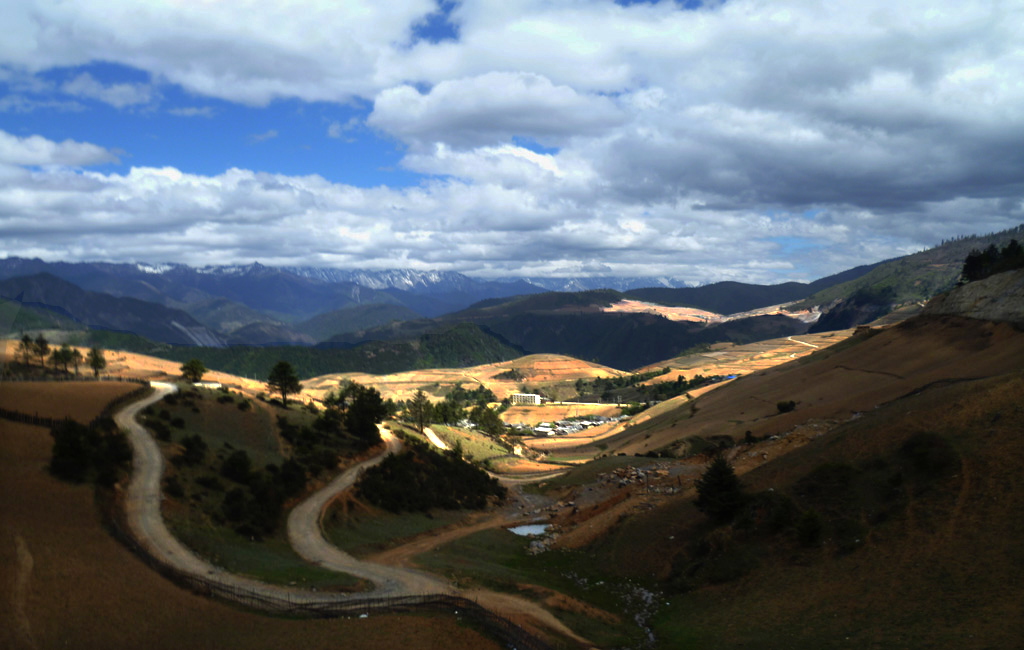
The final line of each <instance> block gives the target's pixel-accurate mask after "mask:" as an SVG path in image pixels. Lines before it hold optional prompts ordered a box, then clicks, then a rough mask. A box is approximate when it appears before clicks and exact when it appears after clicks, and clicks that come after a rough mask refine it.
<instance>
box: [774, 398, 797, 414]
mask: <svg viewBox="0 0 1024 650" xmlns="http://www.w3.org/2000/svg"><path fill="white" fill-rule="evenodd" d="M775 408H777V409H779V413H789V412H790V411H792V410H793V409H795V408H796V402H794V401H793V400H789V401H786V402H779V403H778V404H776V405H775Z"/></svg>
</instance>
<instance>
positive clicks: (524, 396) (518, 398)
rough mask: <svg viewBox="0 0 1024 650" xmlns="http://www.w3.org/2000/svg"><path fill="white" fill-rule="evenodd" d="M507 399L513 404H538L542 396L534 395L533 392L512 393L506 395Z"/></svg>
mask: <svg viewBox="0 0 1024 650" xmlns="http://www.w3.org/2000/svg"><path fill="white" fill-rule="evenodd" d="M508 399H509V401H510V402H512V404H514V405H519V404H525V405H528V406H540V401H541V399H542V398H541V396H540V395H534V394H533V393H512V394H511V395H509V396H508Z"/></svg>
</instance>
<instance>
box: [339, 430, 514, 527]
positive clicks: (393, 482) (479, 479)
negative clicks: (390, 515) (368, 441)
mask: <svg viewBox="0 0 1024 650" xmlns="http://www.w3.org/2000/svg"><path fill="white" fill-rule="evenodd" d="M356 489H357V490H358V493H359V495H360V497H361V498H363V499H365V500H367V501H369V502H370V503H372V504H374V505H376V506H378V507H381V508H384V509H385V510H389V511H391V512H426V511H428V510H430V509H432V508H443V509H446V510H456V509H460V508H465V509H471V510H479V509H482V508H484V507H486V506H487V501H488V499H489V498H492V497H494V498H498V499H501V498H504V497H505V488H503V487H502V486H501V485H499V484H498V481H497V479H494V478H492V477H490V476H489V475H488V474H487V472H485V471H483V470H481V469H478V468H476V467H474V466H473V465H470V464H469V463H467V462H465V461H464V460H462V458H460V457H459V455H458V454H457V453H456V452H454V451H447V452H444V453H438V452H436V451H434V450H433V449H430V448H429V447H427V446H426V445H424V444H422V443H418V442H415V441H413V442H411V443H410V444H409V449H408V450H407V451H404V452H402V453H401V454H397V455H392V456H388V457H387V458H385V459H384V461H383V462H381V463H380V464H379V465H377V466H375V467H371V468H369V469H367V470H366V472H365V473H364V474H363V477H362V478H361V479H360V481H359V483H358V484H357V485H356Z"/></svg>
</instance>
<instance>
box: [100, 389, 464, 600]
mask: <svg viewBox="0 0 1024 650" xmlns="http://www.w3.org/2000/svg"><path fill="white" fill-rule="evenodd" d="M152 386H153V388H154V389H156V390H155V391H154V393H153V395H151V396H149V397H147V398H146V399H143V400H140V401H138V402H134V403H132V404H129V405H128V406H126V407H125V408H124V409H122V410H121V411H119V412H118V413H117V414H116V415H115V416H114V419H115V421H116V422H117V424H118V426H119V427H121V428H122V429H123V430H124V431H126V432H127V433H128V440H129V442H130V443H131V445H132V450H133V452H134V456H133V459H132V465H133V467H132V470H133V471H132V478H131V481H130V483H129V485H128V490H127V495H126V498H125V511H126V515H127V523H128V527H129V529H130V531H131V533H132V536H133V537H134V538H135V540H136V541H137V542H138V543H139V544H141V545H142V546H143V548H145V549H146V551H147V552H149V553H150V554H151V555H153V556H154V557H156V558H157V559H159V560H160V561H162V562H163V563H165V564H167V565H169V566H171V567H172V568H174V569H175V570H177V571H179V572H181V573H185V574H190V575H193V576H196V577H199V578H202V579H205V580H209V581H211V582H215V583H218V584H221V585H224V586H227V587H231V588H235V589H241V590H247V591H249V592H253V593H256V594H259V595H263V596H266V597H268V598H287V599H288V600H289V601H290V602H293V603H310V604H315V603H331V602H339V601H352V602H358V601H360V600H365V599H366V598H368V597H369V598H373V597H378V596H385V595H386V596H395V595H412V594H428V593H439V592H447V591H448V589H447V585H446V583H444V582H442V581H441V580H439V579H437V578H433V577H432V576H428V575H426V574H422V573H419V572H416V571H411V570H406V569H397V568H394V567H382V566H379V565H375V564H370V563H367V562H360V561H358V560H356V559H355V558H352V557H351V556H349V555H347V554H345V553H342V552H341V551H339V550H337V549H334V554H332V555H331V556H330V557H327V556H325V557H323V558H320V559H318V561H319V563H320V564H322V565H323V566H326V567H328V568H334V567H338V568H337V569H336V570H339V571H344V572H345V573H351V574H353V575H357V576H359V577H362V578H365V579H367V580H370V581H371V582H373V583H374V584H375V585H376V588H375V589H374V590H371V591H366V592H360V593H355V594H349V593H325V592H314V591H305V590H302V589H292V588H288V587H283V586H278V585H269V584H266V583H263V582H260V581H258V580H252V579H250V578H245V577H242V576H239V575H235V574H233V573H229V572H227V571H225V570H223V569H221V568H219V567H217V566H214V565H213V564H210V563H209V562H207V561H206V560H204V559H202V558H200V557H199V556H197V555H196V554H195V553H193V552H192V551H191V550H189V549H188V548H186V547H185V545H184V544H182V543H181V542H180V541H178V539H177V538H176V537H174V535H172V534H171V532H170V531H169V530H168V529H167V526H166V524H165V523H164V520H163V516H162V515H161V513H160V500H161V493H160V480H161V477H162V475H163V469H164V459H163V455H162V454H161V453H160V448H159V447H158V446H157V444H156V442H155V441H154V440H153V438H152V436H150V435H149V433H148V432H147V431H146V429H145V428H144V427H143V426H142V425H141V424H139V423H138V422H136V421H135V416H136V415H137V414H138V412H139V411H141V410H142V409H144V408H145V407H147V406H149V405H150V404H153V403H154V402H157V401H159V400H160V399H162V398H163V397H164V396H165V395H169V394H171V393H174V392H176V391H177V387H176V386H174V385H172V384H164V383H159V382H153V383H152ZM387 442H388V448H389V450H391V449H394V448H395V447H394V445H396V444H398V442H397V440H393V439H388V441H387ZM383 457H384V454H382V455H380V456H378V457H375V458H374V459H371V460H370V461H367V463H363V464H360V465H357V466H356V467H354V468H352V469H350V470H348V471H347V472H345V473H344V474H342V475H341V476H340V477H338V479H335V481H334V482H332V483H331V485H329V486H328V488H330V487H331V486H334V485H335V484H336V483H337V484H340V483H341V482H343V481H342V480H343V479H345V478H346V477H348V478H349V480H350V481H354V480H355V478H356V476H357V475H358V471H359V469H360V468H361V467H364V466H366V465H367V464H372V463H374V462H380V460H381V459H382V458H383ZM349 484H351V483H349ZM328 488H324V490H321V491H320V492H317V493H316V494H314V495H313V497H311V498H310V499H309V500H307V501H306V502H304V503H303V504H300V507H302V506H307V505H308V504H309V503H310V501H312V500H313V499H316V498H318V495H320V494H321V493H323V492H325V491H326V490H328ZM341 489H344V488H341ZM328 500H329V498H328ZM323 503H326V500H325V501H323ZM313 508H314V510H313V511H314V512H315V513H316V515H315V517H314V519H315V520H316V524H315V527H316V537H317V538H319V539H320V540H321V543H322V544H323V545H327V543H326V541H324V540H323V537H322V536H321V535H320V531H319V512H320V508H322V505H320V506H314V507H313ZM293 514H294V513H293ZM307 516H308V515H307ZM291 519H292V517H291V516H290V517H289V537H291V525H290V523H291ZM300 537H303V538H305V537H307V536H306V535H305V534H303V535H300ZM330 548H333V547H330ZM339 556H343V557H339Z"/></svg>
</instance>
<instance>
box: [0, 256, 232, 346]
mask: <svg viewBox="0 0 1024 650" xmlns="http://www.w3.org/2000/svg"><path fill="white" fill-rule="evenodd" d="M0 296H2V297H4V298H8V299H10V300H15V301H17V302H19V303H21V304H23V305H25V306H28V307H33V308H36V309H42V310H46V311H51V312H55V313H57V314H60V315H63V316H67V317H70V318H71V319H73V320H74V321H76V322H78V323H81V324H82V325H85V326H87V327H89V328H94V329H104V330H112V331H118V332H132V333H134V334H138V335H140V336H144V337H146V338H149V339H152V340H154V341H159V342H162V343H171V344H174V345H200V346H206V347H215V348H216V347H224V346H225V341H224V339H223V338H221V337H220V336H219V335H217V334H216V333H215V332H213V331H211V330H210V329H209V328H207V327H206V326H204V325H203V324H202V323H200V322H199V321H197V320H195V319H194V318H192V317H191V316H190V315H188V314H187V313H185V312H183V311H181V310H180V309H171V308H169V307H164V306H163V305H158V304H156V303H152V302H147V301H144V300H138V299H135V298H118V297H115V296H111V295H108V294H104V293H97V292H95V291H86V290H84V289H81V288H80V287H78V286H76V285H74V284H72V283H70V282H67V281H65V280H62V279H60V278H58V277H56V276H54V275H50V274H49V273H37V274H35V275H30V276H26V277H19V278H12V279H7V280H3V281H0Z"/></svg>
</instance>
